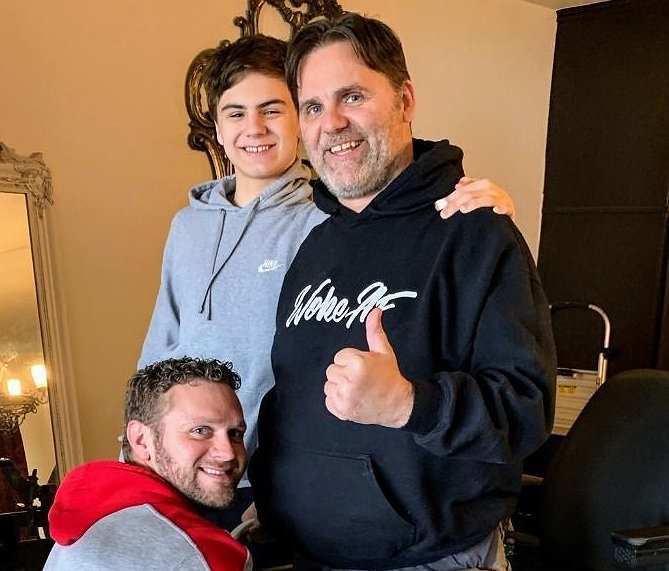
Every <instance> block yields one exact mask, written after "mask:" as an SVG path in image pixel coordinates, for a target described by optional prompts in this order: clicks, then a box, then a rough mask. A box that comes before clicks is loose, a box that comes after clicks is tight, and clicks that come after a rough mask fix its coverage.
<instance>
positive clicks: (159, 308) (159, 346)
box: [137, 221, 180, 369]
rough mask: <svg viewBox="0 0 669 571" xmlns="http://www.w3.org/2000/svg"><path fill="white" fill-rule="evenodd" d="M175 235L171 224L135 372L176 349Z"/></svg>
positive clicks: (177, 312) (178, 318)
mask: <svg viewBox="0 0 669 571" xmlns="http://www.w3.org/2000/svg"><path fill="white" fill-rule="evenodd" d="M175 234H176V230H175V222H174V221H173V222H172V225H171V227H170V232H169V234H168V236H167V241H166V243H165V250H164V252H163V266H162V271H161V276H160V288H159V290H158V298H157V299H156V305H155V307H154V309H153V316H152V317H151V323H150V325H149V330H148V332H147V334H146V338H145V339H144V346H143V348H142V353H141V355H140V357H139V361H138V363H137V368H138V369H141V368H143V367H145V366H146V365H149V364H150V363H154V362H156V361H160V360H162V359H167V358H169V357H172V356H173V354H172V352H173V351H174V350H175V349H176V348H177V347H178V345H179V323H180V315H179V313H180V312H179V303H178V299H177V296H176V289H175V280H174V278H175V264H174V253H175V250H174V241H175V240H176V237H175Z"/></svg>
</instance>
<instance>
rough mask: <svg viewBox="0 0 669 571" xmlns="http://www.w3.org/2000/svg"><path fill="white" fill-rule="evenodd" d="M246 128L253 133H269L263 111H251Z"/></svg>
mask: <svg viewBox="0 0 669 571" xmlns="http://www.w3.org/2000/svg"><path fill="white" fill-rule="evenodd" d="M246 128H247V130H248V132H249V134H251V135H264V134H265V133H267V125H266V124H265V117H264V116H263V115H262V113H250V114H249V116H248V122H247V125H246Z"/></svg>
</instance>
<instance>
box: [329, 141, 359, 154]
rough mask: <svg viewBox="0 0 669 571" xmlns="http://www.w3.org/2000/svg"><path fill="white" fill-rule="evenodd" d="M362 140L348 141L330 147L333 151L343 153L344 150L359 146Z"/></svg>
mask: <svg viewBox="0 0 669 571" xmlns="http://www.w3.org/2000/svg"><path fill="white" fill-rule="evenodd" d="M360 144H361V141H348V142H347V143H342V144H341V145H335V146H334V147H331V148H330V152H331V153H341V152H342V151H348V150H349V149H355V148H356V147H359V146H360Z"/></svg>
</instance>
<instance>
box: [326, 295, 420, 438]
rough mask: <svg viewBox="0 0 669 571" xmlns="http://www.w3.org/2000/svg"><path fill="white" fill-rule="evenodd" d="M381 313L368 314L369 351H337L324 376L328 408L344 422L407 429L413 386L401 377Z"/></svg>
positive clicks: (348, 349)
mask: <svg viewBox="0 0 669 571" xmlns="http://www.w3.org/2000/svg"><path fill="white" fill-rule="evenodd" d="M381 314H382V311H381V310H380V309H379V308H374V309H372V311H370V312H369V314H368V315H367V319H366V320H365V329H366V333H367V345H368V348H369V351H361V350H359V349H353V348H351V347H347V348H345V349H342V350H341V351H338V352H337V354H336V355H335V356H334V361H333V363H331V364H330V366H329V367H328V368H327V370H326V372H325V374H326V377H327V382H326V383H325V406H326V407H327V409H328V410H329V411H330V412H331V413H332V414H333V415H335V416H336V417H337V418H339V419H341V420H350V421H353V422H358V423H360V424H379V425H381V426H388V427H391V428H400V427H402V426H404V425H405V424H406V423H407V421H408V420H409V416H411V411H412V409H413V385H412V384H411V383H410V382H409V381H408V380H407V379H405V378H404V377H403V376H402V373H400V370H399V367H398V365H397V358H396V357H395V351H394V350H393V347H392V345H391V344H390V342H389V341H388V337H387V336H386V332H385V331H384V330H383V324H382V323H381Z"/></svg>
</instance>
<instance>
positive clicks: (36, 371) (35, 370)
mask: <svg viewBox="0 0 669 571" xmlns="http://www.w3.org/2000/svg"><path fill="white" fill-rule="evenodd" d="M30 374H31V375H32V377H33V382H34V383H35V386H36V387H37V388H38V389H43V388H46V367H45V366H44V365H32V366H31V367H30Z"/></svg>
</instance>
